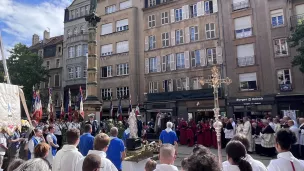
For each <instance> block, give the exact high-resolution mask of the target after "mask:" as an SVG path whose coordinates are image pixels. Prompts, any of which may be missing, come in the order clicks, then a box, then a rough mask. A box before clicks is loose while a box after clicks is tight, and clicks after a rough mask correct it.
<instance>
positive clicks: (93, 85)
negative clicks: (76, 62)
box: [83, 0, 101, 120]
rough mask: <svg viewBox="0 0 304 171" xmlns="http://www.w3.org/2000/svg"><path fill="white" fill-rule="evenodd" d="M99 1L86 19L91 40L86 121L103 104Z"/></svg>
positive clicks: (93, 4) (85, 110)
mask: <svg viewBox="0 0 304 171" xmlns="http://www.w3.org/2000/svg"><path fill="white" fill-rule="evenodd" d="M96 7H97V0H91V5H90V14H89V15H87V16H86V17H85V20H86V21H87V22H88V26H89V28H88V30H89V40H88V55H87V58H88V59H87V82H86V87H87V88H86V89H87V92H86V99H85V101H84V104H83V105H84V112H85V119H86V120H87V119H88V114H90V113H94V114H95V113H96V112H97V111H99V109H100V106H101V102H100V101H99V99H98V97H97V93H98V90H97V70H98V68H97V49H96V46H97V41H96V40H97V38H96V28H97V23H98V22H100V19H101V18H100V17H98V16H97V15H96Z"/></svg>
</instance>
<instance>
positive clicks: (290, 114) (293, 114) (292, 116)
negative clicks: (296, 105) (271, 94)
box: [283, 110, 297, 121]
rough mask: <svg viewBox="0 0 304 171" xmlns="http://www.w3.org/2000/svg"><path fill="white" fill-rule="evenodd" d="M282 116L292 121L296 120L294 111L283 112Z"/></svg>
mask: <svg viewBox="0 0 304 171" xmlns="http://www.w3.org/2000/svg"><path fill="white" fill-rule="evenodd" d="M283 113H284V116H287V117H290V118H291V119H292V120H294V121H296V120H297V115H296V111H295V110H283Z"/></svg>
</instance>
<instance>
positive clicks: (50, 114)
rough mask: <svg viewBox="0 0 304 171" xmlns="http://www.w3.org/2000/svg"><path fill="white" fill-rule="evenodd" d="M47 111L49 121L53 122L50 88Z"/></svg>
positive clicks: (50, 90)
mask: <svg viewBox="0 0 304 171" xmlns="http://www.w3.org/2000/svg"><path fill="white" fill-rule="evenodd" d="M47 111H48V113H49V120H51V121H54V113H53V101H52V89H51V88H49V104H48V108H47Z"/></svg>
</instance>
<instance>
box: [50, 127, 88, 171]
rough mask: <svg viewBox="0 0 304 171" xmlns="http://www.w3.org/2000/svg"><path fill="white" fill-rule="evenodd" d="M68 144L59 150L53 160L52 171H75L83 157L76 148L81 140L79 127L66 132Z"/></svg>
mask: <svg viewBox="0 0 304 171" xmlns="http://www.w3.org/2000/svg"><path fill="white" fill-rule="evenodd" d="M66 136H67V137H66V138H67V143H68V144H67V145H64V146H63V147H62V149H61V150H59V151H58V152H57V154H56V156H55V157H54V160H53V169H52V171H75V169H76V165H77V163H78V162H79V161H80V160H81V159H82V158H83V156H82V154H81V153H80V152H79V151H78V149H77V148H76V147H77V145H78V143H79V140H80V132H79V130H78V129H70V130H68V131H67V133H66Z"/></svg>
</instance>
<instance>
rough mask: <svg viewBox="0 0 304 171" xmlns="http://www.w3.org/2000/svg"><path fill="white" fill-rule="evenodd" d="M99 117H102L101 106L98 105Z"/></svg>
mask: <svg viewBox="0 0 304 171" xmlns="http://www.w3.org/2000/svg"><path fill="white" fill-rule="evenodd" d="M99 117H100V120H101V118H102V106H100V110H99Z"/></svg>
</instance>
